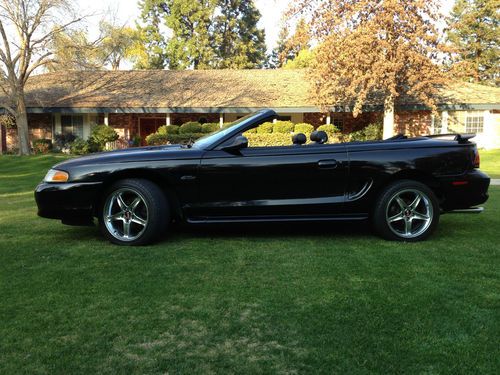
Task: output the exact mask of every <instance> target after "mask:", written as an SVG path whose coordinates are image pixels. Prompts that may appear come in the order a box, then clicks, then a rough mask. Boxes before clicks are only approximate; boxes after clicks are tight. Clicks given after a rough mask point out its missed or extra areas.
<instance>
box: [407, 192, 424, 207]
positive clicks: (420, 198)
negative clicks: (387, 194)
mask: <svg viewBox="0 0 500 375" xmlns="http://www.w3.org/2000/svg"><path fill="white" fill-rule="evenodd" d="M421 200H422V196H421V195H420V194H417V196H416V197H415V199H414V200H413V202H411V204H410V208H411V209H412V210H414V209H415V208H417V206H418V205H419V203H420V201H421Z"/></svg>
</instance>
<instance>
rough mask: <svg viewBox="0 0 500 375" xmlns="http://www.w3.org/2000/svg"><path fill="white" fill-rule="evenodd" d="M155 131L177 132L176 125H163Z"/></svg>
mask: <svg viewBox="0 0 500 375" xmlns="http://www.w3.org/2000/svg"><path fill="white" fill-rule="evenodd" d="M157 133H159V134H179V126H178V125H168V126H167V125H163V126H160V127H159V128H158V131H157Z"/></svg>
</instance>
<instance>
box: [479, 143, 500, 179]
mask: <svg viewBox="0 0 500 375" xmlns="http://www.w3.org/2000/svg"><path fill="white" fill-rule="evenodd" d="M479 155H480V156H481V170H483V171H484V172H486V173H487V174H488V175H489V176H490V177H491V178H500V149H496V150H479Z"/></svg>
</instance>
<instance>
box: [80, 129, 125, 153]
mask: <svg viewBox="0 0 500 375" xmlns="http://www.w3.org/2000/svg"><path fill="white" fill-rule="evenodd" d="M118 137H119V136H118V133H117V132H116V131H115V129H113V128H112V127H110V126H106V125H96V126H94V127H93V128H92V131H91V132H90V137H89V140H88V143H89V148H90V151H92V152H97V151H102V150H104V147H105V146H106V143H108V142H114V141H116V140H117V139H118Z"/></svg>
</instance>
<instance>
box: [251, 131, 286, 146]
mask: <svg viewBox="0 0 500 375" xmlns="http://www.w3.org/2000/svg"><path fill="white" fill-rule="evenodd" d="M245 136H246V137H247V139H248V146H249V147H269V146H290V145H292V144H293V143H292V135H291V134H284V133H272V134H269V133H268V134H263V133H260V134H259V133H256V134H255V133H253V134H252V133H250V134H248V133H245Z"/></svg>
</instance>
